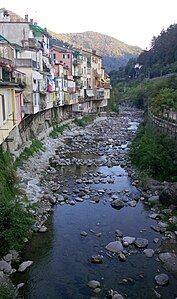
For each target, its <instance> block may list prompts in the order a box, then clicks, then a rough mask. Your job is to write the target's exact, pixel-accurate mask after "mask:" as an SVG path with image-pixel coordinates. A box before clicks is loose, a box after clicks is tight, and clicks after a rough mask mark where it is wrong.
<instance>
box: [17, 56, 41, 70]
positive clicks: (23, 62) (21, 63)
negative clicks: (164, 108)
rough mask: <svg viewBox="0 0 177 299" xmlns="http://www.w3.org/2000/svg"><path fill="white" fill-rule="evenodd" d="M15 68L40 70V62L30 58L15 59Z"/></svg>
mask: <svg viewBox="0 0 177 299" xmlns="http://www.w3.org/2000/svg"><path fill="white" fill-rule="evenodd" d="M15 67H31V68H36V69H38V68H39V62H38V61H35V60H33V59H30V58H18V59H15Z"/></svg>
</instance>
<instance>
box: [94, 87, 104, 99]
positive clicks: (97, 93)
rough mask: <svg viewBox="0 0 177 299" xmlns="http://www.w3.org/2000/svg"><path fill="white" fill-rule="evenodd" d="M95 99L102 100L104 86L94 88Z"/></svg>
mask: <svg viewBox="0 0 177 299" xmlns="http://www.w3.org/2000/svg"><path fill="white" fill-rule="evenodd" d="M96 100H104V88H99V89H97V90H96Z"/></svg>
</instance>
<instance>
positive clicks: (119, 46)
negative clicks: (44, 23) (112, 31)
mask: <svg viewBox="0 0 177 299" xmlns="http://www.w3.org/2000/svg"><path fill="white" fill-rule="evenodd" d="M8 12H9V14H10V15H11V18H12V19H13V20H14V21H17V20H23V18H22V17H20V16H18V15H17V14H15V13H14V12H11V11H8ZM48 32H49V34H50V35H51V36H52V38H53V39H59V40H60V41H63V42H65V43H68V44H71V45H74V46H75V47H79V48H80V47H81V48H83V49H87V50H92V49H94V50H96V52H97V54H99V55H101V56H102V57H103V65H104V67H105V69H106V71H107V72H110V71H111V70H118V69H119V67H121V66H125V65H126V63H127V62H128V61H129V59H130V58H135V57H137V56H138V55H139V54H140V53H141V52H142V49H141V48H139V47H134V46H130V45H127V44H125V43H123V42H121V41H119V40H118V39H116V38H113V37H111V36H108V35H105V34H101V33H97V32H93V31H86V32H83V33H68V34H62V33H56V32H53V31H51V30H48Z"/></svg>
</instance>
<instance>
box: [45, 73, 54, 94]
mask: <svg viewBox="0 0 177 299" xmlns="http://www.w3.org/2000/svg"><path fill="white" fill-rule="evenodd" d="M47 81H48V91H49V92H53V91H55V82H54V81H53V80H52V79H51V78H50V77H48V78H47Z"/></svg>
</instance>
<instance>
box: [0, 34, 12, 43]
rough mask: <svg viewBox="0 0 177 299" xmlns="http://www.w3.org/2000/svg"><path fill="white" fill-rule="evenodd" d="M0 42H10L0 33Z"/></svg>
mask: <svg viewBox="0 0 177 299" xmlns="http://www.w3.org/2000/svg"><path fill="white" fill-rule="evenodd" d="M0 43H8V44H10V42H9V41H8V40H7V39H6V38H5V37H4V36H2V35H0Z"/></svg>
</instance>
